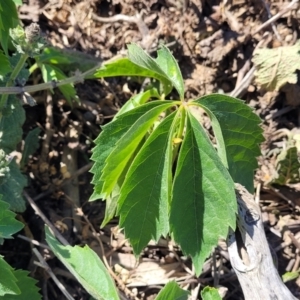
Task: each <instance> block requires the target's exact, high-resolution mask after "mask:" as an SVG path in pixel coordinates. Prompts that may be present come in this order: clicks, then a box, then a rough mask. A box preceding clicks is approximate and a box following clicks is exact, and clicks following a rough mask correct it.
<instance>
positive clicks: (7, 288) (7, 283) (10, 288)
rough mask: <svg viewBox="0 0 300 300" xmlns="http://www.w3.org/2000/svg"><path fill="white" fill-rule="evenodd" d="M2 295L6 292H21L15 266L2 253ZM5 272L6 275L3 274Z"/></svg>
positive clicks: (0, 291)
mask: <svg viewBox="0 0 300 300" xmlns="http://www.w3.org/2000/svg"><path fill="white" fill-rule="evenodd" d="M0 270H1V276H0V297H3V296H4V295H6V294H10V295H19V294H20V293H21V291H20V289H19V288H18V285H17V281H18V280H17V278H16V277H15V275H14V270H13V268H12V267H11V266H10V265H9V264H8V263H7V262H6V261H5V260H4V259H3V257H2V256H1V255H0ZM3 274H5V276H3Z"/></svg>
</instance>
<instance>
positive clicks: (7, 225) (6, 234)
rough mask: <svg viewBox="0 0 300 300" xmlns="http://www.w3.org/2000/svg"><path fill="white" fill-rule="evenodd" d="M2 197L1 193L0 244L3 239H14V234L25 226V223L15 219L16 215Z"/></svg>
mask: <svg viewBox="0 0 300 300" xmlns="http://www.w3.org/2000/svg"><path fill="white" fill-rule="evenodd" d="M2 198H3V196H2V195H0V244H1V240H2V239H12V235H13V234H14V233H16V232H18V231H20V230H21V229H22V228H23V224H22V223H21V222H19V221H17V220H16V219H15V216H16V215H15V214H14V213H13V212H12V211H10V210H9V204H8V203H6V202H4V201H2Z"/></svg>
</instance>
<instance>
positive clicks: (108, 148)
mask: <svg viewBox="0 0 300 300" xmlns="http://www.w3.org/2000/svg"><path fill="white" fill-rule="evenodd" d="M165 103H166V102H165V101H159V100H158V101H151V102H149V103H146V104H144V105H141V106H139V107H137V108H136V109H133V110H130V111H128V112H126V113H124V114H122V115H120V116H118V118H117V119H116V120H113V121H112V122H110V123H109V124H107V125H105V126H103V127H102V130H103V131H102V132H101V134H100V135H99V136H98V137H97V138H96V140H95V144H96V146H95V147H94V149H93V154H92V157H91V159H92V160H93V161H94V162H95V164H94V165H93V167H92V169H91V170H90V172H92V173H93V174H94V176H93V180H92V183H93V184H94V185H95V187H94V193H93V195H92V196H91V198H90V201H94V200H97V199H101V198H105V195H104V194H102V193H101V191H102V188H103V183H104V181H103V180H102V179H100V178H101V176H102V171H103V168H104V166H105V164H106V159H107V158H108V156H109V155H110V154H111V152H112V151H113V150H114V148H115V147H116V144H117V142H118V141H119V140H120V139H121V138H122V137H123V135H124V134H125V133H126V132H127V131H128V130H129V129H130V128H131V126H132V125H133V124H134V123H135V122H136V121H137V120H138V119H139V118H140V117H142V116H143V115H144V114H145V113H146V112H148V111H150V110H152V109H153V108H155V107H158V106H160V105H162V104H165Z"/></svg>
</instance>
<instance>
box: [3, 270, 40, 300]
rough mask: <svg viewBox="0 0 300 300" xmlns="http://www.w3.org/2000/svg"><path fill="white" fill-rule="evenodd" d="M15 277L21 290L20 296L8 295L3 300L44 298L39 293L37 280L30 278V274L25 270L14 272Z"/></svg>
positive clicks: (35, 299)
mask: <svg viewBox="0 0 300 300" xmlns="http://www.w3.org/2000/svg"><path fill="white" fill-rule="evenodd" d="M13 274H14V276H15V277H16V279H17V281H18V282H17V284H18V288H19V289H20V291H21V293H20V294H19V295H9V294H6V295H4V296H3V297H1V300H23V299H30V300H41V299H42V297H41V295H40V293H39V288H38V287H37V286H36V284H37V280H35V279H33V278H32V277H29V276H28V274H29V272H27V271H24V270H14V271H13Z"/></svg>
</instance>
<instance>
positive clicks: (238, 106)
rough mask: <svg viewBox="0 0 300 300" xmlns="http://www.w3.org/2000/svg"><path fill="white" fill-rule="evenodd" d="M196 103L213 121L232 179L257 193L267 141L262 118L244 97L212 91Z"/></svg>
mask: <svg viewBox="0 0 300 300" xmlns="http://www.w3.org/2000/svg"><path fill="white" fill-rule="evenodd" d="M192 103H197V105H199V106H201V107H202V108H203V109H204V110H205V111H206V112H207V114H208V115H209V116H210V118H211V120H212V127H213V130H214V133H215V136H216V139H217V146H218V153H219V156H220V157H221V159H222V161H223V163H224V165H225V166H228V168H229V173H230V175H231V176H232V179H233V180H234V181H235V182H237V183H240V184H242V185H243V186H245V187H246V188H247V189H248V190H249V191H250V192H253V190H254V188H253V173H254V170H255V169H256V168H257V166H258V165H257V160H256V157H257V156H259V155H260V149H259V143H261V142H262V141H263V136H262V129H261V128H260V127H259V124H260V123H261V120H260V118H259V117H258V116H257V115H256V114H255V113H253V111H252V109H251V108H250V107H249V106H247V105H246V104H244V103H243V102H242V101H241V100H238V99H235V98H232V97H229V96H226V95H218V94H212V95H209V96H204V97H201V98H199V99H197V100H195V101H193V102H192Z"/></svg>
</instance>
